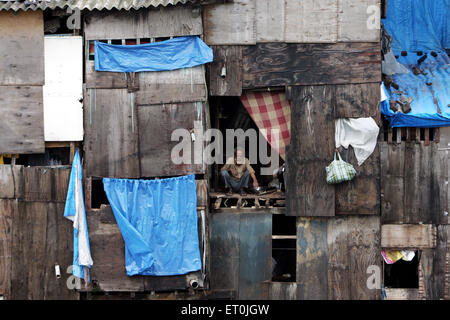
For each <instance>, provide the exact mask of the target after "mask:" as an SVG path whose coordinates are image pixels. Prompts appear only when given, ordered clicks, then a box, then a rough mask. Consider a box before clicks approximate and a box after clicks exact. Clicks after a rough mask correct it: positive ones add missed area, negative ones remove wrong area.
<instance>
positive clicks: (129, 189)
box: [103, 175, 201, 276]
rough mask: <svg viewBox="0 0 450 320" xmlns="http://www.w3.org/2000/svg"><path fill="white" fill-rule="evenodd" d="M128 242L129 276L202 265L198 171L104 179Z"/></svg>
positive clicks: (172, 272) (168, 272) (189, 269)
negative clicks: (172, 175)
mask: <svg viewBox="0 0 450 320" xmlns="http://www.w3.org/2000/svg"><path fill="white" fill-rule="evenodd" d="M103 184H104V189H105V192H106V195H107V197H108V200H109V202H110V204H111V207H112V210H113V212H114V216H115V218H116V221H117V224H118V225H119V228H120V231H121V233H122V236H123V239H124V241H125V268H126V272H127V275H128V276H134V275H148V276H170V275H180V274H186V273H188V272H192V271H197V270H200V269H201V260H200V248H199V239H198V226H197V195H196V188H195V176H194V175H188V176H183V177H176V178H169V179H161V180H130V179H112V178H104V179H103Z"/></svg>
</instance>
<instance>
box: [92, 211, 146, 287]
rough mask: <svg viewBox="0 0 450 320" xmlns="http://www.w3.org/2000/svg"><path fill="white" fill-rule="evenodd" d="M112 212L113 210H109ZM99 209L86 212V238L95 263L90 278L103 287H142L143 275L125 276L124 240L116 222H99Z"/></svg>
mask: <svg viewBox="0 0 450 320" xmlns="http://www.w3.org/2000/svg"><path fill="white" fill-rule="evenodd" d="M110 214H112V212H110ZM100 218H101V215H100V212H99V211H98V210H95V211H94V210H92V211H88V212H87V222H88V226H89V242H90V247H91V255H92V259H93V260H94V263H95V264H94V265H93V267H92V268H91V279H92V280H93V281H94V280H95V281H96V283H97V285H98V287H99V289H100V290H103V291H107V292H108V291H144V280H143V278H142V277H127V275H126V270H125V243H124V241H123V238H122V234H121V233H120V230H119V227H118V225H117V224H115V223H102V222H101V221H100Z"/></svg>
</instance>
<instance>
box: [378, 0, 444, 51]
mask: <svg viewBox="0 0 450 320" xmlns="http://www.w3.org/2000/svg"><path fill="white" fill-rule="evenodd" d="M449 11H450V0H389V1H387V16H386V19H383V20H382V21H383V24H384V27H385V28H386V30H387V32H388V33H389V34H390V35H391V36H392V38H393V39H392V50H393V51H402V50H404V51H410V52H415V51H431V50H438V49H445V48H450V29H449V17H448V14H449Z"/></svg>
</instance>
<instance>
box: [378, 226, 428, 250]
mask: <svg viewBox="0 0 450 320" xmlns="http://www.w3.org/2000/svg"><path fill="white" fill-rule="evenodd" d="M381 247H383V248H435V247H436V227H435V226H433V225H431V224H384V225H382V226H381Z"/></svg>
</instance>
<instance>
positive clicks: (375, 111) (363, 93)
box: [334, 83, 381, 125]
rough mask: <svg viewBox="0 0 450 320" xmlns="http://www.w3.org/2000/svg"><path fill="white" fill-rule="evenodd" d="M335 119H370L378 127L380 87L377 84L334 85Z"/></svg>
mask: <svg viewBox="0 0 450 320" xmlns="http://www.w3.org/2000/svg"><path fill="white" fill-rule="evenodd" d="M335 90H336V93H335V95H336V105H335V109H334V112H335V117H336V118H365V117H372V118H374V120H375V121H376V122H377V123H378V125H380V124H381V123H380V120H381V119H380V114H381V113H380V108H379V107H378V105H379V103H380V86H379V84H378V83H362V84H346V85H336V86H335Z"/></svg>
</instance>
